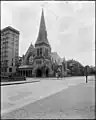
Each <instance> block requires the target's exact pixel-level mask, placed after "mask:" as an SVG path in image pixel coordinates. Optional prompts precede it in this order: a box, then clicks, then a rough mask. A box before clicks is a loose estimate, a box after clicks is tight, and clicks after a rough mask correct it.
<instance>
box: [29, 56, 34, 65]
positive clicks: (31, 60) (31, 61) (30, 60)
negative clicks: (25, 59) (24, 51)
mask: <svg viewBox="0 0 96 120" xmlns="http://www.w3.org/2000/svg"><path fill="white" fill-rule="evenodd" d="M32 63H33V56H30V57H29V64H32Z"/></svg>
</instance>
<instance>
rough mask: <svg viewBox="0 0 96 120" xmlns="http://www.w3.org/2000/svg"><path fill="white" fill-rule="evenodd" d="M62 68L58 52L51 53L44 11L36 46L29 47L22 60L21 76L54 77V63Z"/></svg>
mask: <svg viewBox="0 0 96 120" xmlns="http://www.w3.org/2000/svg"><path fill="white" fill-rule="evenodd" d="M54 62H55V63H57V64H58V66H59V67H60V68H61V71H62V75H63V74H64V70H63V67H62V59H61V58H60V57H59V55H58V54H57V53H56V52H51V46H50V43H49V41H48V39H47V30H46V26H45V19H44V11H43V9H42V13H41V20H40V26H39V33H38V37H37V40H36V42H35V45H34V46H33V45H32V44H31V45H30V46H29V48H28V50H27V52H26V53H25V55H24V56H23V58H22V65H21V66H20V67H19V71H18V72H19V75H20V76H27V77H52V76H53V75H54V70H53V63H54Z"/></svg>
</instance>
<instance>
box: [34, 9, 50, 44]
mask: <svg viewBox="0 0 96 120" xmlns="http://www.w3.org/2000/svg"><path fill="white" fill-rule="evenodd" d="M41 43H45V44H47V45H49V46H50V44H49V42H48V39H47V31H46V26H45V19H44V12H43V9H42V14H41V21H40V28H39V34H38V38H37V41H36V43H35V45H38V44H41Z"/></svg>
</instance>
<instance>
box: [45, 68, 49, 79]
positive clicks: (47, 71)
mask: <svg viewBox="0 0 96 120" xmlns="http://www.w3.org/2000/svg"><path fill="white" fill-rule="evenodd" d="M48 73H49V70H48V69H47V70H46V77H48Z"/></svg>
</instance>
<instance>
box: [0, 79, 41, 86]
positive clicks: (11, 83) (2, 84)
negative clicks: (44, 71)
mask: <svg viewBox="0 0 96 120" xmlns="http://www.w3.org/2000/svg"><path fill="white" fill-rule="evenodd" d="M32 82H40V79H38V80H37V79H35V78H34V79H33V78H26V80H25V81H12V82H1V86H5V85H16V84H17V85H18V84H25V83H32Z"/></svg>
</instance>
